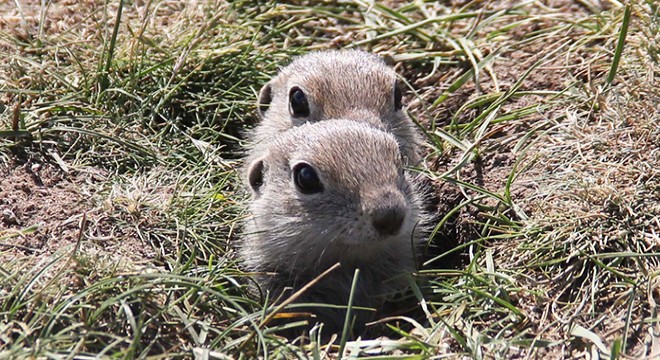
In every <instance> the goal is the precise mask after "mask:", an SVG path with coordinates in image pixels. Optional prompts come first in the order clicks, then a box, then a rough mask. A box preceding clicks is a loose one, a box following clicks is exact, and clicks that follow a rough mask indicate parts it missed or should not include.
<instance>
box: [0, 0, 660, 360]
mask: <svg viewBox="0 0 660 360" xmlns="http://www.w3.org/2000/svg"><path fill="white" fill-rule="evenodd" d="M120 9H121V15H120V14H119V10H120ZM0 14H3V15H0V59H2V60H0V176H4V178H3V179H0V184H2V188H1V189H0V194H2V196H3V198H0V211H3V213H2V214H0V215H2V218H0V259H2V260H3V261H2V263H1V264H0V357H14V358H23V357H28V356H32V357H53V358H61V357H65V356H71V357H77V358H86V357H93V356H101V357H125V358H135V357H151V358H156V357H167V358H170V357H192V356H197V357H201V358H231V357H243V358H251V357H255V356H262V357H301V358H304V357H312V356H314V357H316V358H332V357H340V356H342V355H343V356H348V354H352V355H355V356H357V355H361V356H368V355H372V356H373V357H374V358H387V357H396V358H401V357H406V358H428V357H436V358H445V357H448V358H466V357H467V358H477V359H479V358H562V357H564V358H565V357H587V356H591V357H609V358H612V359H615V358H629V357H631V358H653V357H655V356H658V354H660V335H659V334H660V327H659V326H658V313H657V305H656V303H657V302H658V300H659V299H660V282H659V281H658V278H657V275H658V274H659V273H660V272H659V269H658V265H659V261H658V259H659V257H658V256H659V255H660V251H659V248H660V237H659V236H660V220H659V219H660V201H659V199H660V173H659V170H658V169H660V150H659V147H658V144H660V130H659V129H660V128H659V127H658V125H657V124H658V121H659V120H660V112H659V110H658V105H657V104H658V103H660V91H659V90H658V89H659V88H660V86H659V85H660V83H659V80H658V79H660V63H659V61H660V58H659V55H658V49H659V48H660V20H658V19H659V17H658V16H659V15H658V7H657V5H656V4H654V2H652V1H636V2H633V3H632V4H631V5H630V6H629V7H628V12H626V7H624V6H622V5H621V4H620V3H618V2H616V1H608V2H594V1H575V2H572V1H568V0H565V1H564V0H562V1H547V2H538V1H528V2H522V3H508V2H504V1H495V2H479V1H475V2H460V1H456V2H452V3H450V4H440V3H436V2H428V3H427V2H423V1H422V2H415V3H411V4H408V3H403V2H384V3H379V4H371V3H365V2H362V1H354V2H345V3H341V4H335V3H332V2H327V3H322V4H319V5H317V6H311V5H310V4H307V3H297V4H288V5H284V4H279V5H276V4H273V3H270V2H265V3H264V2H251V1H239V2H233V3H227V2H222V1H219V2H214V3H197V2H186V3H181V4H180V3H176V2H160V1H155V2H133V3H129V2H111V3H109V4H105V3H97V2H91V1H90V2H82V3H81V2H76V3H75V4H68V3H66V2H60V1H55V2H52V3H48V4H47V6H45V7H42V6H40V4H39V3H36V2H28V1H24V2H22V1H18V2H15V3H3V4H0ZM627 14H628V15H627ZM626 19H627V20H629V22H626V21H624V20H626ZM117 20H119V22H117ZM116 24H117V25H118V26H116V27H115V25H116ZM624 24H625V26H624ZM622 29H625V30H627V32H624V31H622ZM624 35H626V36H625V40H624V41H622V40H623V39H624ZM343 46H360V47H363V48H366V49H369V50H372V51H374V52H378V53H381V54H383V55H385V56H387V57H388V58H389V60H391V61H392V63H393V64H394V66H395V67H396V68H397V70H399V72H400V73H402V74H403V76H404V78H405V80H406V81H407V83H408V85H409V90H410V91H409V94H408V95H407V101H408V108H409V110H410V113H411V114H412V115H413V116H414V117H415V118H416V119H417V121H418V122H419V123H420V125H421V127H422V128H424V129H425V130H426V132H427V138H428V141H427V149H426V154H427V156H426V162H425V165H426V166H425V167H424V168H423V169H420V171H422V172H424V173H425V174H426V175H428V177H429V178H430V179H432V180H433V184H434V187H435V193H436V202H437V203H436V204H434V205H435V206H436V207H437V211H438V219H439V221H438V227H437V233H438V234H437V235H436V236H435V238H434V239H432V240H431V241H430V244H429V245H430V246H429V254H428V261H426V263H425V265H424V267H423V269H422V270H421V271H420V273H419V277H420V279H423V280H424V281H420V285H419V289H415V292H414V294H411V295H410V298H411V299H412V300H413V303H415V305H414V306H413V307H414V308H415V309H414V310H411V311H410V312H409V313H406V314H405V316H403V317H400V318H398V320H397V321H389V324H390V325H391V327H392V329H393V331H392V332H389V333H387V335H388V338H380V339H376V340H374V339H361V340H360V341H351V342H348V343H347V344H346V345H345V347H343V348H344V349H345V353H344V354H342V355H339V354H337V351H338V350H339V344H338V342H339V341H335V343H334V344H333V346H330V345H329V344H325V343H322V342H318V341H316V342H312V343H300V342H289V341H287V340H285V339H282V338H280V337H278V336H276V335H275V334H274V333H273V329H272V328H262V327H260V326H259V324H260V323H261V322H262V320H263V319H264V317H265V316H266V315H267V314H268V312H269V311H271V310H272V309H271V308H269V307H267V306H265V305H264V304H263V302H262V301H261V299H255V298H253V297H251V296H250V295H249V294H248V293H247V291H246V290H245V284H246V283H248V282H249V281H250V280H249V274H244V273H242V272H241V271H240V268H239V266H238V265H237V263H236V261H237V259H236V258H235V255H234V252H233V249H232V246H231V245H232V243H233V241H234V240H235V238H236V237H237V236H239V234H240V229H239V228H238V225H237V224H238V223H239V220H240V219H241V217H242V216H243V211H244V206H243V204H244V201H245V199H244V194H242V193H241V192H240V191H238V189H237V187H236V185H235V184H236V182H237V176H236V173H235V168H236V167H237V164H238V162H239V161H240V160H237V159H239V158H240V156H241V155H242V151H243V150H242V147H241V140H240V139H241V138H242V135H243V133H244V132H245V131H249V127H250V126H251V125H252V124H253V123H254V121H256V119H255V118H254V112H253V111H254V105H253V104H254V99H255V98H256V95H255V94H256V92H257V91H258V89H259V87H260V86H261V84H263V83H264V82H265V81H266V80H267V79H268V77H269V76H270V75H272V74H273V73H274V72H275V71H276V69H277V66H278V65H281V64H283V63H284V62H286V61H287V59H289V57H290V56H291V55H294V54H299V53H305V52H307V51H310V50H313V49H323V48H332V47H343ZM72 191H73V192H75V193H77V194H80V196H68V195H67V194H69V193H70V192H72ZM7 211H11V214H9V213H7ZM60 215H61V216H60ZM12 216H13V217H12ZM14 219H15V220H14ZM417 290H419V291H417Z"/></svg>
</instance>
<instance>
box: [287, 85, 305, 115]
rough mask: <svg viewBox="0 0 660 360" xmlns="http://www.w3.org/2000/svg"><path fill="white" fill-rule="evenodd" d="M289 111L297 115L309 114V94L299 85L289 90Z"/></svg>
mask: <svg viewBox="0 0 660 360" xmlns="http://www.w3.org/2000/svg"><path fill="white" fill-rule="evenodd" d="M289 112H291V115H293V116H295V117H305V116H309V103H308V102H307V96H305V93H304V92H303V91H302V89H300V88H299V87H297V86H294V87H292V88H291V90H290V91H289Z"/></svg>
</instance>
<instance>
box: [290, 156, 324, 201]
mask: <svg viewBox="0 0 660 360" xmlns="http://www.w3.org/2000/svg"><path fill="white" fill-rule="evenodd" d="M293 181H294V183H295V184H296V187H297V188H298V190H300V192H301V193H303V194H316V193H320V192H321V191H323V184H322V183H321V179H319V175H318V174H317V173H316V170H314V168H313V167H312V165H310V164H308V163H305V162H301V163H298V164H296V165H295V166H294V167H293Z"/></svg>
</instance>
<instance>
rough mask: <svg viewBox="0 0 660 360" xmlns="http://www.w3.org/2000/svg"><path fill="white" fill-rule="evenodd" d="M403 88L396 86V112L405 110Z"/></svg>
mask: <svg viewBox="0 0 660 360" xmlns="http://www.w3.org/2000/svg"><path fill="white" fill-rule="evenodd" d="M401 97H402V96H401V88H400V87H399V85H398V84H397V85H394V110H395V111H399V110H401V109H402V108H403V104H402V103H401Z"/></svg>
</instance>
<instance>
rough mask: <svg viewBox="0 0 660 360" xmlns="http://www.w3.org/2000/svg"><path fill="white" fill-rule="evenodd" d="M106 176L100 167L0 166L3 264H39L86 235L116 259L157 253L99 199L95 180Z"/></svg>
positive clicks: (0, 251) (0, 254)
mask: <svg viewBox="0 0 660 360" xmlns="http://www.w3.org/2000/svg"><path fill="white" fill-rule="evenodd" d="M103 179H105V176H103V174H102V173H101V172H100V171H98V170H89V169H88V170H87V171H86V172H76V171H75V170H71V169H68V172H65V171H63V170H62V169H61V168H60V167H59V166H57V165H56V164H50V163H47V162H46V163H41V162H34V161H28V162H20V161H18V160H16V161H14V162H12V163H10V164H8V165H6V166H4V167H2V168H0V263H5V262H9V261H17V260H19V259H20V260H21V261H23V260H24V261H28V262H30V263H36V262H38V261H40V260H41V259H44V258H46V257H49V256H51V255H53V254H54V253H56V252H58V251H62V250H64V251H66V250H68V249H71V251H73V249H74V246H75V245H76V244H77V243H79V242H81V241H83V240H84V241H88V242H91V243H92V244H93V245H94V247H95V249H97V250H99V251H102V252H104V253H108V254H112V256H113V257H115V258H127V259H132V260H134V261H135V262H139V261H144V259H145V258H153V256H154V252H153V251H151V250H150V249H151V247H150V246H144V244H142V242H141V241H140V239H139V237H137V236H135V234H130V232H131V230H130V229H127V228H123V227H118V226H117V224H116V223H117V221H116V220H117V218H116V214H113V211H107V210H108V209H104V208H103V206H102V204H99V203H100V200H101V199H100V198H99V196H98V195H97V194H96V193H95V192H96V190H95V189H96V186H95V184H96V183H100V182H101V180H103ZM105 180H107V179H105ZM110 210H114V209H110ZM126 235H133V236H126ZM120 239H121V241H118V240H120Z"/></svg>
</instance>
